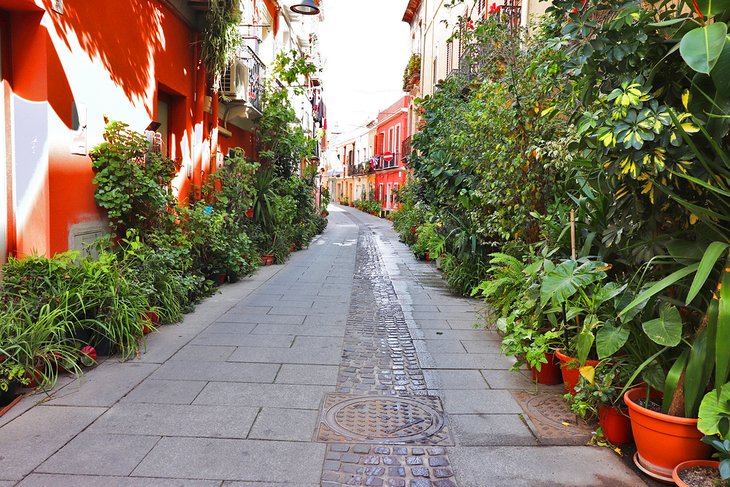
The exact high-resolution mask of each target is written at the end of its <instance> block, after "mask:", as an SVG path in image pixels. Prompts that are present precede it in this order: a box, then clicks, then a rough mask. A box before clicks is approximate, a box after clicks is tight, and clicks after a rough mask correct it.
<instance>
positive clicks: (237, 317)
mask: <svg viewBox="0 0 730 487" xmlns="http://www.w3.org/2000/svg"><path fill="white" fill-rule="evenodd" d="M304 318H305V315H270V314H266V315H250V314H248V313H246V312H245V311H229V312H228V313H226V314H224V315H223V316H221V317H220V318H218V320H217V321H218V322H219V323H255V324H258V323H273V324H280V325H301V324H302V323H304Z"/></svg>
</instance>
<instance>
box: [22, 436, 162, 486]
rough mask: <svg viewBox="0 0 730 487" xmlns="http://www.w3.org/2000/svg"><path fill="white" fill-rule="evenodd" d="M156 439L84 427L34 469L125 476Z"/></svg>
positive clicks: (37, 470) (155, 437) (44, 471)
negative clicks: (114, 433) (83, 430)
mask: <svg viewBox="0 0 730 487" xmlns="http://www.w3.org/2000/svg"><path fill="white" fill-rule="evenodd" d="M159 440H160V437H159V436H141V435H136V436H131V435H124V434H122V435H110V434H103V433H99V432H97V431H89V430H87V431H85V432H83V433H81V434H80V435H78V436H77V437H75V438H74V439H73V440H71V441H70V442H69V443H67V444H66V445H65V446H64V447H63V448H61V449H60V450H59V451H58V452H56V453H55V454H54V455H53V456H52V457H51V458H49V459H48V460H46V461H45V462H43V463H42V464H41V465H40V466H39V467H38V468H37V469H36V470H35V471H36V472H39V473H60V474H84V475H120V476H127V475H129V474H130V473H132V470H134V469H135V467H136V466H137V464H139V462H141V461H142V459H143V458H144V457H145V456H146V455H147V453H149V451H150V450H152V448H153V447H154V446H155V445H156V444H157V442H158V441H159Z"/></svg>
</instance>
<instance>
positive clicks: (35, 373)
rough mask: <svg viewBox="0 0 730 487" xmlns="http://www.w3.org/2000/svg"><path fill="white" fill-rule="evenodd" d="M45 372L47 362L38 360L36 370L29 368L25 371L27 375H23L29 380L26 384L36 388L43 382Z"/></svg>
mask: <svg viewBox="0 0 730 487" xmlns="http://www.w3.org/2000/svg"><path fill="white" fill-rule="evenodd" d="M45 373H46V363H45V362H43V361H40V362H36V364H35V370H27V371H26V372H25V375H24V376H23V378H24V379H27V380H28V383H27V384H26V385H25V387H28V388H30V389H35V388H36V387H38V386H40V385H41V382H43V374H45Z"/></svg>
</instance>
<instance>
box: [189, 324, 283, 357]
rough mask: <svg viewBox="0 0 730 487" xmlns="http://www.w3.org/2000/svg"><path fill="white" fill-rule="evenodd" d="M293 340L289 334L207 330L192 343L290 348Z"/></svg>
mask: <svg viewBox="0 0 730 487" xmlns="http://www.w3.org/2000/svg"><path fill="white" fill-rule="evenodd" d="M293 341H294V337H292V336H288V335H276V336H266V337H264V336H261V335H250V334H249V335H243V334H241V333H212V332H209V331H207V330H206V331H204V332H203V333H201V334H200V335H198V336H197V337H195V339H193V341H191V342H190V344H191V345H209V346H221V347H223V346H227V345H231V346H234V347H257V348H259V347H268V348H289V347H291V345H292V342H293ZM229 356H230V354H229Z"/></svg>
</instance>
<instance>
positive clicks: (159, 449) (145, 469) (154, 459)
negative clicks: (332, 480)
mask: <svg viewBox="0 0 730 487" xmlns="http://www.w3.org/2000/svg"><path fill="white" fill-rule="evenodd" d="M324 450H325V446H324V445H318V444H315V443H295V442H283V441H259V440H226V439H211V438H163V439H162V440H160V442H159V443H157V446H155V448H153V449H152V451H151V452H150V454H149V455H147V457H146V458H145V459H144V460H143V461H142V463H140V465H139V466H138V467H137V468H136V469H135V471H134V472H133V474H132V475H133V476H142V477H167V478H183V479H220V480H246V481H258V482H263V483H264V484H265V483H267V482H287V481H290V482H291V481H294V482H295V483H296V484H300V483H301V484H316V483H318V482H319V480H320V474H321V469H322V462H323V461H324Z"/></svg>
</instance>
